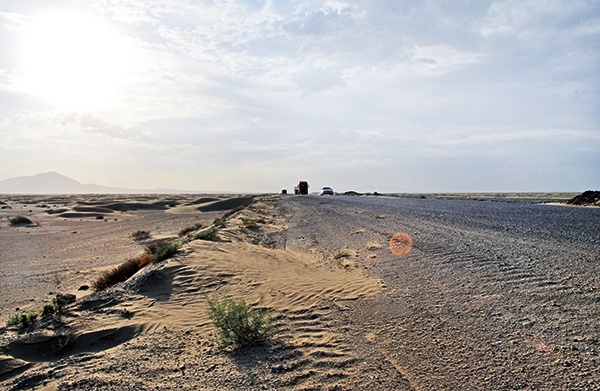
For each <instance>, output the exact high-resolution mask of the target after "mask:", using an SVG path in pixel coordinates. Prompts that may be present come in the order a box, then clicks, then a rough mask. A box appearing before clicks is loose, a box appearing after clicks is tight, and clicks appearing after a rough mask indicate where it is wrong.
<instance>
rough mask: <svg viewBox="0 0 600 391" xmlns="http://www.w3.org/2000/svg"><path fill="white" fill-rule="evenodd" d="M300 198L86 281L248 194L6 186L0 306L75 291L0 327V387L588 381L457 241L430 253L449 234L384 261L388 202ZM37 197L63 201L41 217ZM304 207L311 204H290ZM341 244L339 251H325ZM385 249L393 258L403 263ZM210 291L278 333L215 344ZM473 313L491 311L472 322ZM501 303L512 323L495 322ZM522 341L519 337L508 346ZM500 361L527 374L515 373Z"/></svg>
mask: <svg viewBox="0 0 600 391" xmlns="http://www.w3.org/2000/svg"><path fill="white" fill-rule="evenodd" d="M317 198H318V197H317ZM289 199H290V200H293V198H289ZM313 199H314V197H313ZM303 200H306V202H307V203H312V204H311V205H312V207H313V208H316V209H315V210H314V211H313V210H312V209H306V205H304V206H302V205H300V204H294V203H283V204H282V203H281V198H280V197H255V200H254V201H255V202H254V203H253V204H252V205H250V206H248V207H247V208H246V209H244V210H242V211H240V212H237V213H234V214H233V215H232V216H230V217H229V218H228V221H227V224H226V227H225V228H222V229H220V230H219V239H218V240H217V241H202V240H194V241H191V242H189V243H187V244H185V245H184V246H183V247H182V248H181V252H180V253H179V254H178V255H177V256H175V257H174V258H172V259H170V260H168V261H166V262H164V263H161V264H158V265H153V266H149V267H147V268H145V269H144V270H142V271H141V272H139V273H138V274H137V275H136V276H134V277H133V278H132V279H130V280H129V281H127V282H125V283H123V284H119V285H117V286H115V287H113V288H110V289H108V290H106V291H104V292H100V293H96V294H90V292H89V291H78V290H77V288H78V287H80V286H82V285H91V282H92V281H93V279H94V278H95V276H97V275H98V274H99V272H100V271H101V270H103V269H104V268H106V267H109V266H113V265H115V264H117V263H120V262H122V261H123V260H125V259H127V258H128V257H133V256H136V255H139V254H140V253H141V252H142V251H143V248H144V244H143V243H137V242H134V241H133V240H132V238H131V233H132V232H135V231H137V230H150V231H151V232H152V238H151V239H159V238H171V240H181V238H178V232H179V231H180V230H181V229H182V228H185V227H188V226H190V225H192V224H195V223H202V224H204V225H205V226H206V225H209V224H210V223H211V222H212V221H213V220H214V218H215V217H220V216H222V215H223V213H224V212H225V211H227V210H231V209H233V208H235V207H236V206H238V205H240V204H244V203H246V202H247V199H245V198H230V197H218V199H203V198H200V197H197V196H177V198H174V199H170V200H165V199H164V198H163V199H154V198H151V197H150V198H144V199H121V200H118V202H115V200H114V199H108V198H106V199H101V200H98V199H94V200H90V199H87V200H86V199H82V198H81V197H69V198H68V199H64V200H63V201H64V202H62V201H59V200H52V201H56V202H55V203H50V202H45V201H48V200H39V199H37V200H35V201H34V202H31V200H29V201H27V200H23V199H18V200H14V199H13V200H8V201H7V200H4V201H5V202H7V205H10V206H11V207H12V209H3V210H2V213H3V216H14V215H15V214H23V215H27V216H30V217H31V219H32V220H33V221H34V222H35V223H37V224H39V225H38V226H35V227H33V226H32V227H8V226H7V225H6V224H2V228H1V229H0V239H1V240H2V253H1V254H0V255H1V257H2V259H1V265H2V266H1V267H2V273H1V274H0V278H1V281H0V283H1V285H0V286H1V287H2V288H1V289H2V307H1V308H2V315H3V317H5V318H6V317H7V316H8V315H10V314H11V313H12V312H13V311H14V308H13V307H19V308H23V309H24V308H33V309H36V308H39V307H40V306H41V303H42V301H43V300H48V299H50V298H51V297H52V296H53V295H54V293H56V292H75V293H76V294H77V296H78V300H77V301H76V302H75V303H74V304H72V305H70V306H69V307H68V308H67V311H66V313H65V314H63V315H62V316H61V317H60V318H59V319H53V318H48V319H45V320H44V321H41V322H39V324H38V325H37V326H36V327H34V328H30V329H26V330H18V329H15V328H2V329H0V354H1V356H0V387H4V388H5V389H7V390H22V389H39V390H97V389H102V390H154V389H161V390H162V389H165V390H174V389H177V390H188V389H189V390H198V389H199V390H202V389H207V390H237V389H252V390H254V389H256V390H262V389H273V390H278V389H302V390H312V389H314V390H321V389H322V390H354V389H370V390H391V389H394V390H411V389H416V390H426V389H458V388H457V387H459V388H463V389H473V390H476V389H507V390H508V389H517V388H519V389H570V388H565V387H567V386H565V385H572V386H573V387H575V388H571V389H589V390H595V389H600V388H599V387H598V384H600V383H598V382H596V381H597V380H598V371H597V368H596V369H594V366H595V364H594V363H597V360H596V359H595V358H594V357H596V356H595V355H597V352H596V353H594V352H591V353H590V352H589V351H586V352H581V354H586V355H588V356H589V354H592V356H589V359H588V361H583V366H582V364H581V363H580V364H577V363H576V362H571V361H569V360H567V358H570V357H577V354H565V353H564V352H562V351H560V350H558V349H557V348H556V347H555V346H553V344H552V343H551V342H549V341H548V339H544V338H541V337H540V335H539V334H535V333H529V334H527V331H525V332H523V331H522V330H528V329H529V328H531V327H537V325H535V326H531V325H527V324H524V323H523V322H526V321H527V319H508V317H509V315H510V314H508V313H505V314H501V315H498V314H499V313H500V312H502V311H503V310H506V308H504V307H503V306H502V304H501V303H502V301H503V300H502V297H501V295H500V293H499V292H497V291H496V292H495V291H494V290H495V289H500V288H502V286H500V285H498V284H495V285H490V286H489V287H486V291H485V292H479V291H477V292H473V291H472V289H473V287H472V283H473V282H474V281H473V278H474V275H468V274H461V275H460V276H459V275H455V276H454V277H453V276H452V273H459V272H463V271H464V270H463V268H464V265H463V263H461V264H460V265H454V266H449V265H452V262H454V257H460V254H459V253H460V252H459V250H457V248H459V247H460V246H462V245H463V244H460V245H458V246H457V245H456V244H450V247H455V248H454V250H453V251H454V253H452V251H450V250H448V251H450V252H448V251H446V250H444V251H441V250H440V248H441V247H442V245H445V246H446V245H448V243H444V237H439V238H437V239H439V240H438V244H437V245H433V244H431V246H433V248H434V251H437V253H436V254H437V255H435V257H431V256H426V253H427V251H428V250H429V249H428V248H423V247H422V244H421V243H422V242H424V239H425V237H424V236H422V237H420V236H419V235H413V236H415V238H416V240H417V242H416V244H415V246H416V249H415V251H413V252H412V253H411V254H410V255H409V256H407V257H406V258H398V257H395V256H393V255H392V254H391V253H390V252H389V249H388V247H387V244H388V243H387V242H388V240H389V239H390V238H391V234H393V233H394V231H393V230H392V229H391V228H390V227H391V226H393V224H391V223H390V221H391V220H390V218H389V216H385V215H373V216H369V213H370V212H367V211H366V209H360V208H355V209H352V208H347V207H343V208H342V211H343V212H342V213H346V214H347V215H348V216H347V217H349V218H354V217H356V216H363V217H365V218H366V217H369V218H368V219H363V221H362V222H361V225H360V226H357V227H352V226H351V224H349V223H348V221H354V220H348V221H346V223H343V222H342V223H340V224H341V225H339V226H336V225H335V224H330V225H327V224H325V225H323V227H322V228H316V226H320V225H321V224H320V223H321V221H322V220H320V219H323V218H326V219H328V220H330V221H332V222H335V221H341V220H335V218H334V216H333V213H339V211H338V212H335V209H327V208H326V204H327V203H329V202H330V200H324V199H319V200H318V201H314V202H313V201H312V200H311V199H310V198H306V199H303ZM25 204H26V205H25ZM50 204H51V205H50ZM92 204H93V205H92ZM123 204H129V206H124V205H123ZM44 205H45V206H44ZM54 205H56V206H54ZM307 205H308V204H307ZM319 205H320V206H319ZM49 206H50V208H55V209H57V210H61V209H65V210H63V211H60V212H58V213H52V214H49V213H47V212H46V210H47V209H49ZM82 206H84V207H89V208H96V209H93V210H91V209H87V210H86V209H81V207H82ZM132 206H135V208H133V207H132ZM78 207H79V208H78ZM76 208H78V209H79V210H76ZM98 208H99V209H98ZM129 208H131V209H132V210H129ZM199 208H200V209H199ZM133 209H136V210H133ZM30 210H31V212H30ZM107 210H112V212H108V211H107ZM307 210H309V216H307V215H303V214H302V213H303V212H306V211H307ZM65 213H66V214H67V215H65ZM69 213H77V214H76V215H69ZM81 213H86V214H84V215H82V214H81ZM94 214H96V215H97V214H102V217H101V218H98V217H97V216H96V215H94ZM61 215H62V216H61ZM0 221H2V222H3V223H4V222H6V220H0ZM311 221H312V222H311ZM365 221H371V222H370V223H369V222H367V223H365ZM311 224H315V226H313V225H311ZM371 225H372V226H371ZM75 231H76V233H74V232H75ZM434 237H435V235H434ZM431 241H432V240H429V242H431ZM24 242H25V243H28V244H24ZM4 246H6V247H4ZM420 246H421V248H420ZM438 247H439V248H438ZM5 248H6V249H8V248H10V249H11V250H10V251H5V250H4V249H5ZM446 248H448V246H446ZM341 249H345V250H349V251H351V254H349V256H343V257H338V256H337V255H339V254H340V252H341ZM42 250H43V251H42ZM40 253H43V254H45V257H46V258H44V256H42V257H41V258H40V255H41V254H40ZM442 253H443V254H442ZM440 254H441V255H440ZM25 255H26V256H25ZM398 259H402V260H403V261H402V263H401V265H403V267H402V269H401V270H400V271H399V269H397V266H398V264H399V263H398ZM24 260H28V261H24ZM460 261H461V262H463V260H462V259H461V260H460ZM469 262H471V264H472V263H473V262H472V261H469ZM450 268H451V269H452V270H450ZM445 273H450V274H445ZM446 278H451V280H447V281H446V280H444V279H446ZM592 278H594V277H592ZM444 281H445V282H444ZM450 281H451V282H450ZM590 281H592V284H595V283H594V282H593V281H595V280H593V279H592V280H590ZM390 284H392V285H391V286H390ZM411 284H412V285H411ZM443 284H447V285H446V286H444V285H443ZM451 284H455V286H458V287H460V289H463V291H461V295H452V294H451V293H452V292H451V289H454V288H453V286H452V285H451ZM535 284H537V281H534V285H532V289H533V288H535V287H537V285H535ZM588 285H589V284H588ZM409 286H410V287H411V288H410V289H409ZM5 287H8V288H5ZM419 287H421V288H422V289H421V288H419ZM432 288H434V289H432ZM592 288H593V287H592ZM596 288H597V287H596ZM457 289H458V288H457ZM469 289H471V291H469V292H470V293H468V292H467V290H469ZM536 289H537V288H536ZM586 289H587V288H586ZM50 292H52V293H50ZM465 293H468V294H465ZM531 294H532V295H536V294H539V291H536V290H532V291H531V292H530V293H528V294H526V296H525V297H526V298H524V299H522V302H521V303H520V305H521V307H524V306H526V305H529V303H528V302H527V300H528V297H529V295H531ZM589 294H590V295H595V296H594V297H596V298H597V295H596V293H593V292H590V293H589ZM5 295H6V296H5ZM221 295H232V296H235V297H239V298H244V299H245V300H247V301H249V302H252V303H257V304H260V305H262V306H266V307H270V308H272V309H274V310H275V314H276V319H277V321H278V324H279V327H280V329H279V332H278V334H277V336H276V338H274V339H273V341H271V342H270V343H268V344H265V345H262V346H258V347H254V348H250V349H246V350H243V351H226V350H223V349H220V348H218V346H217V344H216V342H215V336H214V329H213V327H212V325H211V323H210V322H209V320H208V318H207V316H206V312H205V310H206V297H216V296H221ZM517 297H522V296H521V295H520V293H519V294H518V295H517ZM32 300H33V301H32ZM504 301H506V299H505V300H504ZM593 308H596V310H597V304H596V305H595V307H593ZM461 310H462V311H463V312H462V313H461ZM540 311H544V308H540ZM467 312H468V313H467ZM473 314H475V317H473ZM590 315H593V314H590V313H589V310H588V314H587V316H588V318H585V319H583V318H582V319H583V320H582V322H583V323H573V324H572V325H573V327H575V328H576V327H579V326H578V325H582V326H581V327H583V326H585V325H586V324H587V325H588V326H587V327H588V328H589V327H590V324H591V323H590V322H592V323H593V320H592V319H590V318H589V316H590ZM486 316H489V317H490V319H492V317H496V318H494V320H490V321H489V322H485V318H486ZM499 316H501V317H503V318H506V325H513V326H511V327H512V328H514V329H515V330H516V331H515V330H510V331H509V330H504V331H502V330H501V328H502V327H503V325H504V326H505V324H504V323H503V324H499V323H498V322H497V320H496V319H497V317H499ZM530 316H533V315H530ZM580 316H583V315H581V314H580ZM586 322H587V323H586ZM482 325H483V326H482ZM561 327H562V325H561ZM567 327H568V324H567ZM595 330H596V329H594V328H592V332H591V334H590V333H587V334H586V333H585V330H584V331H583V332H579V331H578V333H577V334H576V335H574V337H575V338H579V339H580V340H583V339H585V340H586V341H585V342H586V344H588V342H589V343H591V345H590V346H592V347H593V346H595V345H594V344H596V345H597V342H598V341H597V340H596V342H595V343H594V341H588V340H589V339H593V338H596V337H595V336H594V335H595V332H596V331H595ZM502 333H504V335H503V336H502V337H498V335H500V334H502ZM519 333H523V335H520V334H519ZM519 338H522V340H523V341H524V343H523V346H521V344H519V345H518V346H517V345H515V341H517V340H519ZM570 338H573V337H570ZM580 340H579V341H572V342H573V343H574V344H573V346H575V348H578V347H579V348H581V347H582V346H583V345H581V344H578V343H579V342H582V341H580ZM477 341H479V342H477ZM586 346H587V345H586ZM568 348H569V349H570V348H571V346H569V347H568ZM588 356H585V357H588ZM580 357H583V356H580ZM594 360H596V361H594ZM565 363H566V364H565ZM566 365H568V366H569V367H568V368H567V367H566ZM577 365H579V367H577ZM590 365H591V366H590ZM515 368H516V369H515ZM574 368H575V369H576V370H574ZM513 370H515V371H516V370H519V371H521V370H523V371H524V372H523V373H521V372H519V373H518V374H517V375H516V376H513V375H512V374H511V373H510V372H511V371H513ZM526 372H530V375H529V377H528V375H527V374H526ZM563 372H564V376H571V375H573V376H576V377H577V378H576V379H572V380H569V381H565V382H562V383H561V382H559V384H558V387H554V386H553V385H556V382H554V383H553V379H554V378H556V376H561V373H563ZM448 374H450V375H448ZM544 377H546V378H544ZM494 379H500V380H499V381H495V380H494ZM511 379H514V381H512V380H511ZM511 381H512V382H511Z"/></svg>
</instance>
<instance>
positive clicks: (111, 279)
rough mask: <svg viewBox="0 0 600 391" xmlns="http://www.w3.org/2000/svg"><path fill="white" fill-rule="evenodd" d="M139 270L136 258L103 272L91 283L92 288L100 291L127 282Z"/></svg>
mask: <svg viewBox="0 0 600 391" xmlns="http://www.w3.org/2000/svg"><path fill="white" fill-rule="evenodd" d="M140 269H141V266H140V262H139V259H138V258H132V259H128V260H127V261H125V262H123V263H122V264H120V265H118V266H116V267H114V268H112V269H110V270H107V271H105V272H103V273H102V274H101V275H100V277H98V278H97V279H96V280H95V281H94V282H93V283H92V287H93V288H94V290H95V291H101V290H104V289H106V288H109V287H111V286H113V285H115V284H118V283H119V282H123V281H127V279H128V278H130V277H131V276H133V275H134V274H135V273H137V272H138V270H140Z"/></svg>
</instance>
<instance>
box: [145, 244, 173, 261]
mask: <svg viewBox="0 0 600 391" xmlns="http://www.w3.org/2000/svg"><path fill="white" fill-rule="evenodd" d="M178 251H179V245H178V244H177V243H167V242H163V243H154V244H152V245H150V246H148V247H147V248H146V252H147V253H150V254H152V258H151V259H150V263H158V262H162V261H164V260H167V259H169V258H171V257H172V256H173V255H175V254H177V252H178Z"/></svg>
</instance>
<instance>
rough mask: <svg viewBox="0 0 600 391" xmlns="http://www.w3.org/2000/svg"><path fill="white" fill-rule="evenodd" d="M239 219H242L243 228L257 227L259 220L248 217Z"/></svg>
mask: <svg viewBox="0 0 600 391" xmlns="http://www.w3.org/2000/svg"><path fill="white" fill-rule="evenodd" d="M241 220H242V224H243V225H244V228H248V229H253V228H258V223H259V220H257V219H250V218H246V217H242V218H241ZM263 222H264V220H263Z"/></svg>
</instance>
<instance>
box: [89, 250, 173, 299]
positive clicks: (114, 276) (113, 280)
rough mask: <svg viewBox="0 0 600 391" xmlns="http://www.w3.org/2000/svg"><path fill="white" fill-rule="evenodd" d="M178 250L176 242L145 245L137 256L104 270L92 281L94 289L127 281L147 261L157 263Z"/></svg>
mask: <svg viewBox="0 0 600 391" xmlns="http://www.w3.org/2000/svg"><path fill="white" fill-rule="evenodd" d="M178 251H179V245H178V244H177V243H168V242H162V243H160V242H159V243H152V244H150V245H148V246H147V247H146V253H145V254H143V255H140V256H139V257H137V258H131V259H128V260H127V261H125V262H123V263H122V264H120V265H118V266H116V267H114V268H112V269H110V270H106V271H104V272H103V273H102V274H101V275H100V277H98V278H97V279H96V280H95V281H94V282H93V283H92V288H93V289H94V290H95V291H101V290H104V289H106V288H109V287H111V286H113V285H115V284H118V283H120V282H123V281H127V280H128V279H129V278H130V277H131V276H133V275H134V274H135V273H137V272H138V271H139V270H140V269H142V268H143V267H145V266H146V265H148V264H149V263H158V262H162V261H164V260H166V259H169V258H171V257H172V256H173V255H175V254H176V253H177V252H178Z"/></svg>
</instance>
